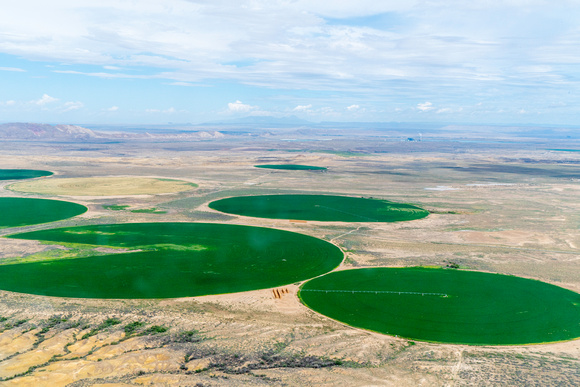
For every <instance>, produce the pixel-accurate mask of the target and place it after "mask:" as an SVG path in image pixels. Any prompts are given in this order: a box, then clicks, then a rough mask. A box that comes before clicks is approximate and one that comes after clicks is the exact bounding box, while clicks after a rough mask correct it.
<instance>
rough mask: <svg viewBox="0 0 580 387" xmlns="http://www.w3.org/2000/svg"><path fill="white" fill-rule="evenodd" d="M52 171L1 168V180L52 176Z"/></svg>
mask: <svg viewBox="0 0 580 387" xmlns="http://www.w3.org/2000/svg"><path fill="white" fill-rule="evenodd" d="M52 174H53V173H52V172H50V171H41V170H36V169H0V180H22V179H33V178H35V177H43V176H51V175H52Z"/></svg>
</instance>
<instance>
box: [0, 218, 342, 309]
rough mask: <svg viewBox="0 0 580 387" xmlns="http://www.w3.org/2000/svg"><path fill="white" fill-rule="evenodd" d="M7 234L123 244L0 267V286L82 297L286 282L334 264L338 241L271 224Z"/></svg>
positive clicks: (185, 293)
mask: <svg viewBox="0 0 580 387" xmlns="http://www.w3.org/2000/svg"><path fill="white" fill-rule="evenodd" d="M10 237H11V238H19V239H32V240H41V241H46V242H54V243H59V242H64V243H68V244H70V243H74V244H82V245H92V246H106V247H114V248H124V249H129V250H131V251H132V252H121V253H118V254H110V255H99V256H95V257H87V258H76V259H64V260H58V259H56V260H46V261H41V262H32V263H22V264H11V265H0V288H1V289H4V290H10V291H16V292H20V293H32V294H40V295H49V296H59V297H80V298H127V299H135V298H175V297H191V296H201V295H207V294H220V293H232V292H241V291H248V290H255V289H262V288H268V287H275V286H281V285H286V284H289V283H292V282H296V281H300V280H304V279H307V278H311V277H314V276H317V275H320V274H324V273H326V272H328V271H330V270H332V269H333V268H335V267H336V266H338V265H339V264H340V262H341V261H342V258H343V256H342V252H341V251H340V249H338V248H337V247H336V246H334V245H332V244H329V243H327V242H325V241H322V240H320V239H317V238H312V237H309V236H306V235H301V234H297V233H291V232H287V231H280V230H275V229H267V228H258V227H247V226H236V225H225V224H208V223H131V224H117V225H102V226H86V227H72V228H59V229H50V230H43V231H36V232H30V233H24V234H16V235H10Z"/></svg>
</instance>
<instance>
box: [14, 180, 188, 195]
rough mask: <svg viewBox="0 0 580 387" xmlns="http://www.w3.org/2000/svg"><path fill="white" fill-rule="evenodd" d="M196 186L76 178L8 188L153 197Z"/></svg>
mask: <svg viewBox="0 0 580 387" xmlns="http://www.w3.org/2000/svg"><path fill="white" fill-rule="evenodd" d="M195 187H197V185H196V184H193V183H189V182H187V181H183V180H174V179H158V178H151V177H78V178H59V179H41V180H34V181H23V182H19V183H14V184H11V185H10V186H8V188H9V189H10V190H12V191H16V192H28V193H36V194H48V195H69V196H118V195H123V196H124V195H153V194H162V193H175V192H181V191H187V190H190V189H193V188H195Z"/></svg>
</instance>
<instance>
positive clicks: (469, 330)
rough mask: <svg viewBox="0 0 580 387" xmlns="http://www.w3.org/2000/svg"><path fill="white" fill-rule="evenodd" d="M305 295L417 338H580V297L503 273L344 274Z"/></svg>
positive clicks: (330, 312)
mask: <svg viewBox="0 0 580 387" xmlns="http://www.w3.org/2000/svg"><path fill="white" fill-rule="evenodd" d="M299 297H300V299H301V300H302V302H303V303H304V304H305V305H307V306H308V307H310V308H312V309H313V310H315V311H317V312H319V313H321V314H324V315H326V316H329V317H331V318H333V319H336V320H338V321H341V322H344V323H346V324H349V325H352V326H355V327H359V328H364V329H369V330H372V331H376V332H380V333H386V334H389V335H393V336H394V335H398V336H400V337H405V338H409V339H416V340H424V341H433V342H444V343H458V344H475V345H511V344H530V343H544V342H555V341H562V340H571V339H575V338H578V337H580V294H578V293H575V292H572V291H570V290H566V289H563V288H560V287H557V286H554V285H550V284H547V283H544V282H540V281H535V280H529V279H525V278H520V277H514V276H506V275H500V274H490V273H482V272H475V271H462V270H452V269H440V268H421V267H414V268H370V269H355V270H344V271H337V272H332V273H330V274H327V275H324V276H322V277H319V278H315V279H313V280H311V281H309V282H307V283H305V284H304V285H303V286H302V288H301V289H300V292H299Z"/></svg>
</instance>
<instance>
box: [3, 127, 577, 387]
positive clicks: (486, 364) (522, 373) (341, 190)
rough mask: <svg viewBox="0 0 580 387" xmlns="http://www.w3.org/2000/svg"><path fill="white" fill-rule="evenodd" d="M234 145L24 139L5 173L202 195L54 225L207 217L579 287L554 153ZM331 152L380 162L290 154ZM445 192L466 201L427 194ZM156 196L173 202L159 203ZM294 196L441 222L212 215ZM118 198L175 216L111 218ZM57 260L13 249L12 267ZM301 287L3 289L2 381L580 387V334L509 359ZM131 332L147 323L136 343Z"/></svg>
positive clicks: (448, 146)
mask: <svg viewBox="0 0 580 387" xmlns="http://www.w3.org/2000/svg"><path fill="white" fill-rule="evenodd" d="M212 141H213V140H212ZM228 141H229V140H228ZM228 141H225V140H224V141H223V142H220V143H214V142H207V143H199V144H197V145H195V146H194V145H191V144H151V143H147V144H137V145H134V146H132V147H129V148H125V147H124V146H123V145H122V144H121V145H115V144H112V145H106V146H105V145H103V146H101V147H99V149H96V148H95V149H96V150H94V151H86V152H84V151H80V150H78V149H72V148H71V149H69V150H63V149H61V148H59V150H58V152H54V149H55V148H53V147H54V146H53V145H51V144H37V145H35V144H32V145H29V144H27V147H22V148H19V145H18V144H16V145H13V146H11V147H8V148H6V149H5V151H4V152H3V154H2V155H1V156H0V162H3V163H4V165H5V166H6V168H29V169H46V170H51V171H54V172H56V175H57V176H58V177H59V178H61V177H62V178H67V179H69V178H81V177H87V176H93V177H99V178H104V177H107V176H113V175H114V176H120V175H122V176H128V177H129V176H131V177H133V178H134V179H141V178H142V177H150V176H156V177H166V178H171V179H181V180H184V181H195V182H196V183H198V184H199V188H198V189H190V188H193V187H189V188H187V190H186V191H181V192H177V191H179V190H177V191H172V192H174V193H172V194H170V195H149V194H148V195H135V196H130V197H129V196H126V194H127V192H126V191H125V190H122V191H119V190H118V189H117V188H115V189H114V190H113V189H112V190H111V191H107V194H108V195H116V196H115V197H105V196H100V195H95V194H94V192H93V193H91V192H88V191H83V194H86V195H87V196H83V198H82V204H85V205H87V206H88V207H89V209H90V210H89V212H88V213H87V214H85V215H84V216H82V217H78V218H74V219H70V220H65V221H62V222H58V226H73V225H84V224H95V223H115V222H138V221H203V222H227V223H231V224H247V225H254V226H262V227H275V228H279V229H284V230H289V231H295V232H300V233H304V234H307V235H312V236H316V237H320V238H323V239H325V240H328V241H331V242H332V243H335V244H336V245H338V246H339V247H341V248H342V249H343V251H344V252H345V261H344V262H343V264H342V265H341V267H339V268H338V270H341V269H348V268H353V267H362V266H368V267H374V266H412V265H441V266H445V265H448V264H452V263H453V264H458V265H460V266H461V267H463V268H467V269H471V270H483V271H489V272H498V273H505V274H513V275H519V276H524V277H527V278H534V279H540V280H543V281H546V282H549V283H553V284H555V285H558V286H562V287H566V288H568V289H572V290H575V291H580V275H579V273H580V269H579V264H580V250H579V246H580V230H579V229H578V224H580V223H579V222H580V215H578V214H580V200H578V192H579V191H578V189H579V188H578V187H579V186H578V181H580V180H578V179H576V180H574V179H575V178H574V177H573V176H574V173H575V172H574V171H575V170H577V163H578V162H580V155H576V154H571V155H563V154H557V153H556V152H553V153H549V154H547V153H546V152H545V151H543V150H542V147H541V146H538V145H537V144H535V143H534V144H531V145H530V144H525V143H518V144H515V145H505V144H503V145H501V147H496V148H494V147H493V146H488V145H477V146H476V145H473V144H467V145H466V144H460V143H457V142H448V143H442V144H439V143H437V144H433V145H430V144H428V143H427V142H425V143H424V144H406V143H395V142H393V143H384V144H383V143H378V142H377V140H376V139H370V140H368V139H367V140H365V139H364V138H362V137H361V138H360V139H358V138H357V139H349V140H348V141H347V140H340V139H339V140H336V141H334V140H332V141H325V142H324V144H322V145H321V143H322V142H308V141H306V140H304V141H297V142H293V143H292V144H291V148H288V147H289V146H290V145H288V143H283V142H276V141H273V140H262V142H259V141H256V140H252V141H250V140H248V142H241V143H237V142H228ZM323 145H324V147H326V148H324V149H330V148H332V149H333V150H335V151H347V150H353V149H354V150H363V151H367V152H369V153H368V154H367V155H363V156H349V157H346V156H341V155H340V154H332V153H308V152H306V151H305V152H296V151H295V150H296V149H306V148H308V147H314V148H316V147H321V146H323ZM1 146H2V145H1V144H0V147H1ZM205 146H207V147H210V146H211V147H212V148H211V149H212V151H206V150H204V149H205V148H203V147H205ZM196 147H197V148H196ZM285 147H286V148H288V149H292V150H293V151H292V152H287V151H286V150H285V149H286V148H285ZM410 147H415V148H410ZM559 147H560V146H550V148H559ZM73 148H74V147H73ZM170 148H171V149H170ZM355 148H356V149H355ZM215 149H218V150H215ZM145 150H146V152H147V155H148V157H144V156H143V154H144V152H145ZM374 151H377V152H381V153H373V152H374ZM56 154H58V156H55V155H56ZM120 154H122V155H123V156H120ZM264 162H268V163H272V164H284V163H289V164H311V165H321V166H326V167H328V168H329V169H328V171H327V172H323V173H320V172H309V171H274V170H273V171H267V172H266V171H265V170H261V169H259V168H254V167H253V165H256V164H258V163H264ZM570 176H572V177H570ZM51 179H52V180H55V181H56V180H58V178H56V177H55V178H51ZM38 181H42V182H43V183H44V182H45V181H49V179H41V180H38ZM135 181H137V180H135ZM139 181H142V180H139ZM7 184H8V183H7ZM2 186H4V185H2ZM438 186H439V187H443V186H444V187H451V188H454V189H453V190H426V189H425V188H433V187H438ZM158 192H169V191H168V190H167V188H164V189H163V190H161V189H156V191H155V192H149V193H158ZM288 192H296V193H315V192H322V193H329V194H345V195H355V196H357V195H358V196H365V197H371V196H372V197H377V198H382V199H387V200H393V201H400V202H406V203H411V204H416V205H419V206H421V207H423V208H427V209H429V210H430V211H431V212H432V213H431V215H430V216H429V217H428V218H425V219H421V220H417V221H412V222H403V223H393V224H370V223H360V224H358V223H357V224H347V223H340V222H332V223H324V222H305V223H304V222H290V221H288V220H271V219H268V220H266V219H257V218H247V217H233V216H227V215H224V214H220V213H217V212H215V211H213V210H211V209H209V208H208V207H207V203H209V202H210V201H212V200H216V199H220V198H224V197H230V196H236V195H249V194H268V193H288ZM53 193H54V192H53ZM68 194H71V192H68ZM73 194H74V193H73ZM77 194H78V192H77ZM2 195H8V196H13V195H15V192H12V191H4V192H3V193H2ZM23 195H24V194H23ZM25 196H27V197H30V196H34V195H29V194H26V195H25ZM110 204H120V205H129V206H130V208H152V207H156V208H159V209H163V210H167V213H166V214H135V213H130V212H129V211H110V210H106V209H105V208H104V207H103V206H104V205H110ZM54 226H55V225H38V226H32V227H30V228H26V230H33V229H42V228H49V227H54ZM16 231H18V230H14V229H12V230H0V234H2V235H6V234H9V233H11V232H16ZM53 248H55V247H54V246H50V245H41V244H39V243H38V242H34V241H24V240H22V241H19V240H11V239H8V238H0V261H1V260H3V259H4V260H5V262H10V261H9V259H13V258H18V257H23V258H26V257H27V256H30V255H32V254H38V253H42V252H43V251H45V250H46V249H53ZM298 285H299V284H289V285H287V286H282V287H278V288H275V289H263V290H258V291H253V292H245V293H236V294H229V295H213V296H205V297H198V298H182V299H172V300H109V301H100V300H86V299H59V298H51V297H40V296H32V295H24V294H16V293H10V292H4V291H0V300H1V302H0V319H1V320H2V321H1V322H0V377H2V378H3V379H2V380H1V381H0V385H1V386H44V385H46V386H67V385H70V386H72V387H74V386H135V385H160V386H163V385H182V386H266V385H267V386H271V385H273V386H283V385H284V386H288V385H290V386H308V385H311V386H319V385H328V386H421V385H423V386H467V385H481V386H484V385H485V386H487V385H502V386H511V385H514V386H516V385H518V386H519V385H538V383H541V385H543V386H551V385H553V386H557V385H580V340H575V341H570V342H564V343H552V344H543V345H531V346H513V347H475V346H461V345H446V344H434V343H424V342H415V341H411V340H406V339H401V338H398V337H391V336H386V335H380V334H376V333H373V332H367V331H364V330H360V329H355V328H352V327H348V326H345V325H344V324H341V323H339V322H336V321H333V320H330V319H328V318H326V317H324V316H321V315H319V314H317V313H314V312H313V311H311V310H309V309H308V308H306V307H305V306H303V305H302V304H301V303H300V302H299V301H298V299H297V297H296V292H297V289H298ZM111 319H112V320H111ZM106 321H114V322H115V324H112V325H111V324H109V325H107V324H105V322H106ZM117 321H118V323H117ZM135 322H139V323H140V324H141V325H139V326H138V328H136V330H135V331H134V332H132V333H127V331H126V327H128V326H130V325H131V324H132V323H135ZM155 327H157V328H155ZM161 328H163V329H161Z"/></svg>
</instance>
